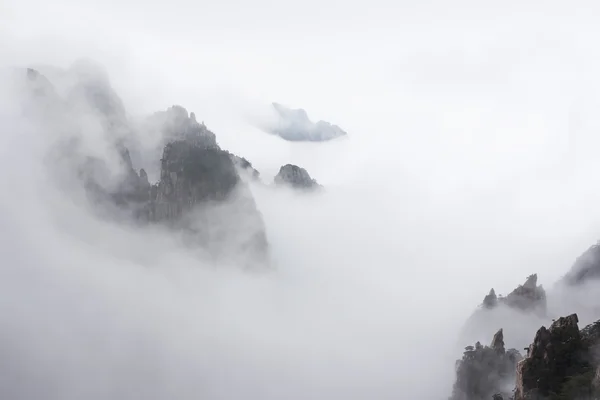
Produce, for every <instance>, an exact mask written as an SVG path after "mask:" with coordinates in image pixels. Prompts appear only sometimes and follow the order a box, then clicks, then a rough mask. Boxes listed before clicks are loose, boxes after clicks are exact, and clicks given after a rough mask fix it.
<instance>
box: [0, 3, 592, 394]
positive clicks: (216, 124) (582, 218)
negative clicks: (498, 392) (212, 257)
mask: <svg viewBox="0 0 600 400" xmlns="http://www.w3.org/2000/svg"><path fill="white" fill-rule="evenodd" d="M599 14H600V5H598V4H596V2H592V1H588V2H585V1H578V2H569V3H567V2H558V1H544V2H542V1H527V2H522V1H521V2H517V1H504V2H500V3H498V2H481V1H454V2H447V1H422V2H406V1H401V2H392V1H370V2H348V1H345V2H342V1H331V0H327V1H319V2H317V1H304V2H288V1H279V2H274V1H263V0H261V1H254V2H242V1H221V2H184V1H177V0H175V1H170V2H168V3H152V2H134V1H119V2H116V1H103V2H94V1H61V0H58V1H53V2H42V1H32V0H28V1H13V0H4V1H2V3H0V61H1V63H2V65H3V66H14V65H18V66H27V65H31V64H55V65H58V66H62V67H67V66H68V65H70V64H71V63H72V62H73V61H74V60H75V59H77V58H80V57H91V58H94V59H96V60H98V61H99V62H101V63H103V64H104V65H105V66H106V68H107V70H108V71H109V74H110V76H111V80H112V83H113V86H114V87H115V89H116V90H117V92H118V93H119V94H120V95H121V96H122V98H123V100H124V101H125V104H126V106H127V109H128V111H129V112H130V113H131V114H132V115H142V114H145V113H148V112H152V111H156V110H159V109H165V108H166V107H168V106H170V105H172V104H182V105H183V106H185V107H186V108H187V109H188V110H190V111H195V112H196V115H197V116H198V119H199V120H204V122H205V123H206V124H207V126H208V127H209V128H210V129H212V130H213V131H215V133H216V134H217V139H218V141H219V143H220V144H221V145H222V147H224V148H226V149H229V150H231V151H233V152H235V153H237V154H240V155H243V156H245V157H247V158H248V159H249V160H250V161H251V162H253V164H254V165H255V166H256V167H257V168H258V169H259V170H260V171H261V173H262V175H263V179H264V180H266V181H268V180H270V179H271V178H272V176H273V175H274V174H275V173H276V172H277V170H278V168H279V166H281V165H282V164H285V163H288V162H292V163H297V164H299V165H301V166H303V167H305V168H307V169H308V171H309V172H310V173H311V175H313V177H315V178H316V179H318V180H319V181H320V182H321V183H323V184H324V185H326V186H327V188H328V190H327V191H326V193H325V194H323V195H319V196H316V197H306V196H297V195H294V194H292V193H289V192H286V191H281V192H274V191H273V190H271V189H269V188H263V187H255V188H254V193H255V196H256V199H257V202H258V206H259V208H260V210H261V211H262V213H263V214H264V218H265V221H266V224H267V231H268V236H269V240H270V242H271V246H272V252H273V256H274V258H275V259H276V261H277V264H278V270H277V272H275V273H273V274H270V275H269V276H266V277H260V278H257V277H253V276H252V277H250V276H246V275H244V274H241V273H237V272H235V271H231V270H229V269H225V270H223V269H221V270H214V269H211V268H209V267H208V266H206V265H200V263H199V262H198V261H197V260H196V259H194V258H193V257H191V255H189V254H186V253H185V252H184V251H183V250H182V249H181V248H180V247H179V246H178V245H177V243H176V241H175V239H173V238H170V237H166V236H164V234H162V233H161V232H134V231H129V230H127V229H124V228H122V227H121V228H119V227H115V226H113V225H111V224H108V223H103V222H99V221H97V220H95V219H94V218H93V217H92V216H91V215H89V213H87V212H86V211H85V209H82V208H80V207H78V206H77V205H76V204H73V203H72V202H67V201H65V199H64V197H61V195H60V194H59V193H58V192H56V190H55V189H54V188H53V187H51V185H50V184H49V183H48V181H46V180H45V179H44V177H45V175H44V166H43V164H42V163H41V161H40V160H41V159H42V155H43V154H44V151H45V150H46V149H47V146H48V145H49V143H50V142H51V140H49V138H48V137H45V136H44V131H43V129H39V127H34V128H32V127H30V126H28V125H27V124H24V122H23V121H22V120H19V119H18V118H15V117H14V112H13V110H12V109H11V108H12V107H13V106H14V104H12V102H11V98H10V97H7V95H6V93H7V92H5V93H4V94H3V96H2V103H1V105H2V115H1V117H0V118H1V119H0V133H1V134H2V137H1V140H2V142H1V143H0V144H1V147H0V149H1V152H2V154H1V157H0V164H1V165H2V168H1V169H2V171H4V173H3V175H4V185H3V186H4V187H3V193H4V194H3V195H2V197H1V207H0V219H1V221H2V223H1V226H2V227H3V229H2V231H1V233H0V239H1V240H0V246H1V250H2V254H3V261H2V267H1V269H0V300H1V301H0V320H1V321H2V329H1V333H0V360H1V361H0V393H2V395H3V396H2V397H5V398H10V399H32V398H45V399H83V398H85V399H108V398H110V399H140V398H143V399H171V398H177V399H187V398H190V399H191V398H206V399H303V400H305V399H345V400H348V399H372V398H377V399H398V398H419V399H436V398H445V397H446V396H448V395H449V392H450V387H451V384H452V380H453V366H454V359H455V358H456V357H458V356H459V355H460V348H457V347H455V346H456V340H457V336H458V333H459V329H460V328H461V326H462V324H463V323H464V321H465V320H466V318H467V317H468V316H469V315H470V313H471V312H472V310H473V308H474V307H475V306H476V305H477V304H478V303H479V302H480V301H481V300H482V298H483V296H484V295H485V294H487V291H488V290H489V288H490V287H492V286H493V287H495V288H496V291H497V292H498V293H502V294H506V293H508V291H510V290H511V289H512V288H514V287H515V286H516V284H518V283H522V282H523V281H524V278H525V277H526V276H527V275H529V274H530V273H533V272H538V274H539V276H540V281H541V283H543V284H544V285H545V286H547V287H548V286H551V285H552V283H553V282H555V281H556V280H557V279H559V278H560V277H561V276H562V275H563V274H564V273H565V272H566V271H567V270H568V268H569V267H570V265H571V263H572V262H573V260H574V258H575V257H576V256H577V255H579V254H580V253H581V252H582V251H583V250H585V249H586V248H587V247H588V246H589V245H591V244H592V243H594V242H595V241H596V240H597V239H598V238H600V232H599V230H600V229H599V227H600V210H599V208H598V204H599V201H600V179H599V178H598V176H599V174H598V171H600V159H599V158H598V157H597V150H596V149H597V148H598V145H599V140H598V131H599V129H600V118H599V117H598V109H599V106H600V98H599V96H598V93H600V91H599V89H600V87H599V85H600V78H599V72H598V71H600V58H599V56H600V48H599V47H598V45H597V43H598V38H599V37H600V27H598V24H597V21H598V17H600V15H599ZM271 101H277V102H281V103H284V104H287V105H289V106H292V107H302V108H305V109H306V110H307V111H308V113H309V116H310V117H311V118H313V119H314V120H317V119H325V120H327V121H330V122H332V123H335V124H338V125H340V126H341V127H342V128H344V129H345V130H346V131H348V132H349V137H348V138H347V139H343V140H338V141H334V142H330V143H324V144H291V143H288V142H284V141H281V140H278V139H277V138H275V137H273V136H268V135H266V134H264V133H262V132H260V131H258V130H257V129H255V128H254V127H253V126H252V124H251V122H252V121H253V120H254V119H255V118H256V117H257V116H260V115H261V113H264V112H265V109H266V107H268V104H269V103H270V102H271ZM573 311H577V310H573ZM497 328H499V327H490V329H491V330H492V331H493V330H496V329H497ZM533 333H534V332H532V333H531V337H532V338H533ZM481 340H489V339H487V338H481ZM506 341H507V345H509V346H511V345H513V344H512V343H511V338H510V337H506ZM460 344H461V345H467V344H469V343H460Z"/></svg>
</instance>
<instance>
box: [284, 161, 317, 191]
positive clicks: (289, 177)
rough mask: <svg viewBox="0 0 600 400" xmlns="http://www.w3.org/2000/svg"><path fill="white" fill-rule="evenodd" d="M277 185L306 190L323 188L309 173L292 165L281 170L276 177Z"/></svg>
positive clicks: (287, 165)
mask: <svg viewBox="0 0 600 400" xmlns="http://www.w3.org/2000/svg"><path fill="white" fill-rule="evenodd" d="M275 184H276V185H287V186H291V187H293V188H294V189H305V190H306V189H317V188H320V187H321V185H319V184H318V183H317V181H316V180H315V179H313V178H311V177H310V175H309V173H308V171H306V170H305V169H304V168H301V167H299V166H297V165H292V164H286V165H284V166H282V167H281V168H280V169H279V173H278V174H277V175H276V176H275Z"/></svg>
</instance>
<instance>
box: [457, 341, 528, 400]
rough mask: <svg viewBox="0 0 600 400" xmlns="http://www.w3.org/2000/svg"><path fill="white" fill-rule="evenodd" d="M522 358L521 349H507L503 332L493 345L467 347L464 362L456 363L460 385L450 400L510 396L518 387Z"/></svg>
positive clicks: (458, 383) (487, 399)
mask: <svg viewBox="0 0 600 400" xmlns="http://www.w3.org/2000/svg"><path fill="white" fill-rule="evenodd" d="M521 358H522V357H521V354H520V353H519V352H518V351H517V350H515V349H509V350H508V351H506V350H505V347H504V334H503V331H502V329H500V330H499V331H498V332H496V334H495V335H494V337H493V339H492V342H491V345H490V346H482V345H481V343H479V342H477V343H476V344H475V346H474V347H473V346H468V347H466V348H465V352H464V354H463V357H462V360H458V361H457V362H456V383H455V384H454V388H453V390H452V396H451V397H450V398H449V400H484V399H485V400H489V399H491V398H492V397H494V398H497V396H502V394H506V393H507V388H510V387H512V386H514V381H515V376H516V366H517V363H518V362H519V361H520V360H521ZM508 391H509V392H510V389H509V390H508Z"/></svg>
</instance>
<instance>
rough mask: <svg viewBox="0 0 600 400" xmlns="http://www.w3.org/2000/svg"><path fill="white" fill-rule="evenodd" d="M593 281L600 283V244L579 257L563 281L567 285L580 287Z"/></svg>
mask: <svg viewBox="0 0 600 400" xmlns="http://www.w3.org/2000/svg"><path fill="white" fill-rule="evenodd" d="M592 280H598V281H600V243H597V244H595V245H593V246H591V247H590V248H589V249H588V250H586V251H585V252H584V253H583V254H582V255H581V256H579V257H578V258H577V260H575V263H574V264H573V266H572V267H571V270H570V271H569V273H568V274H567V275H566V276H565V277H564V279H563V281H564V282H565V283H566V284H567V285H580V284H583V283H585V282H589V281H592Z"/></svg>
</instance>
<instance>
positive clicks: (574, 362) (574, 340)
mask: <svg viewBox="0 0 600 400" xmlns="http://www.w3.org/2000/svg"><path fill="white" fill-rule="evenodd" d="M578 322H579V320H578V318H577V314H572V315H569V316H567V317H561V318H559V319H557V320H556V321H554V322H553V323H552V325H551V326H550V328H548V329H546V328H545V327H543V326H542V327H541V328H540V329H539V330H538V331H537V333H536V334H535V338H534V341H533V343H532V344H531V345H530V346H529V349H528V351H527V357H526V358H525V359H524V360H523V361H521V362H520V363H519V365H518V367H517V383H516V393H515V400H545V399H548V400H559V399H560V400H563V399H564V400H567V399H573V400H575V399H577V400H595V399H598V398H599V397H600V387H599V386H598V383H599V382H598V374H599V373H600V369H599V366H600V352H599V349H600V321H598V322H596V323H594V324H591V325H589V326H587V327H585V328H584V329H582V330H581V331H580V330H579V328H578Z"/></svg>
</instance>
